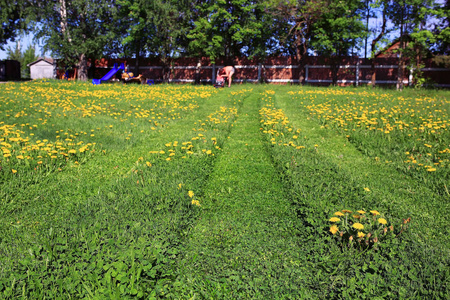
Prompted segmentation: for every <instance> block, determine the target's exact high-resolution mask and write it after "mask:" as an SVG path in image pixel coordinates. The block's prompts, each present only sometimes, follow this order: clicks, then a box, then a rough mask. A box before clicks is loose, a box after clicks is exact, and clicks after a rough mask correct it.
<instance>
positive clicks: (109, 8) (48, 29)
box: [34, 0, 116, 80]
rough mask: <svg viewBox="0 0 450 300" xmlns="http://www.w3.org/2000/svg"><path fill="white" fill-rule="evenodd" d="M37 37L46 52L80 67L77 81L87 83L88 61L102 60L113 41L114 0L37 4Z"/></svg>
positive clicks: (54, 0) (51, 0) (78, 0)
mask: <svg viewBox="0 0 450 300" xmlns="http://www.w3.org/2000/svg"><path fill="white" fill-rule="evenodd" d="M35 4H36V5H35V6H34V8H35V13H36V15H37V20H36V21H37V23H36V24H37V26H36V38H42V39H43V40H44V47H43V48H44V50H45V51H50V52H51V53H52V55H53V56H55V58H57V59H60V61H61V62H62V63H64V64H65V65H66V66H71V65H75V66H76V67H78V79H79V80H87V77H88V76H87V75H88V69H87V62H88V59H89V58H91V59H93V58H99V57H100V56H101V55H102V54H103V52H104V49H105V47H106V46H107V45H108V43H109V42H110V38H112V37H113V36H112V32H111V31H110V30H109V28H110V26H114V24H110V23H111V20H112V17H113V14H114V12H115V10H116V6H115V1H114V0H97V1H94V0H73V1H67V0H48V1H46V2H40V1H39V2H37V3H35Z"/></svg>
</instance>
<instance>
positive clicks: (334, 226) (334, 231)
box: [330, 225, 339, 234]
mask: <svg viewBox="0 0 450 300" xmlns="http://www.w3.org/2000/svg"><path fill="white" fill-rule="evenodd" d="M338 231H339V228H338V227H337V226H336V225H331V227H330V232H331V233H332V234H336V232H338Z"/></svg>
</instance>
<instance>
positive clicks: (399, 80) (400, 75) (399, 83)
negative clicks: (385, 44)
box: [397, 4, 405, 91]
mask: <svg viewBox="0 0 450 300" xmlns="http://www.w3.org/2000/svg"><path fill="white" fill-rule="evenodd" d="M401 10H402V11H401V20H400V47H399V49H400V51H399V55H398V73H397V90H398V91H403V67H404V62H403V50H404V37H403V33H404V31H403V29H404V28H403V25H404V20H403V16H404V12H405V4H403V7H402V8H401Z"/></svg>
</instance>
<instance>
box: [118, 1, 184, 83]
mask: <svg viewBox="0 0 450 300" xmlns="http://www.w3.org/2000/svg"><path fill="white" fill-rule="evenodd" d="M118 3H119V4H120V9H119V11H118V15H119V16H120V18H122V19H123V20H126V22H125V23H124V25H125V27H126V28H125V30H124V32H126V34H125V35H124V36H123V37H122V46H123V53H124V55H126V56H132V55H133V54H134V55H135V57H136V68H137V70H136V72H138V69H139V68H138V67H139V58H140V57H141V56H142V55H150V56H158V57H159V58H160V59H161V62H162V63H163V80H164V81H165V82H167V81H168V79H169V75H170V68H169V66H170V64H171V61H172V59H173V57H175V56H177V55H179V54H180V53H182V52H184V51H185V48H186V47H187V38H186V35H187V32H188V28H189V21H190V2H189V1H175V0H171V1H163V0H154V1H151V2H150V1H144V0H122V1H118Z"/></svg>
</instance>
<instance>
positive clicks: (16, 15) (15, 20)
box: [0, 0, 30, 50]
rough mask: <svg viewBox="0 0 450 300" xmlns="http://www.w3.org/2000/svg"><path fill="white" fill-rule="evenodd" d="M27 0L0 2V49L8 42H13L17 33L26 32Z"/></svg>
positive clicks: (4, 0) (1, 0) (2, 0)
mask: <svg viewBox="0 0 450 300" xmlns="http://www.w3.org/2000/svg"><path fill="white" fill-rule="evenodd" d="M29 4H30V3H29V2H28V1H27V0H13V1H10V0H0V24H1V25H0V49H1V50H4V45H5V44H6V43H7V42H8V40H10V41H12V42H14V41H15V39H16V38H17V36H18V34H19V32H20V31H21V30H22V31H23V30H26V28H27V20H26V10H27V8H28V7H29Z"/></svg>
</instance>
